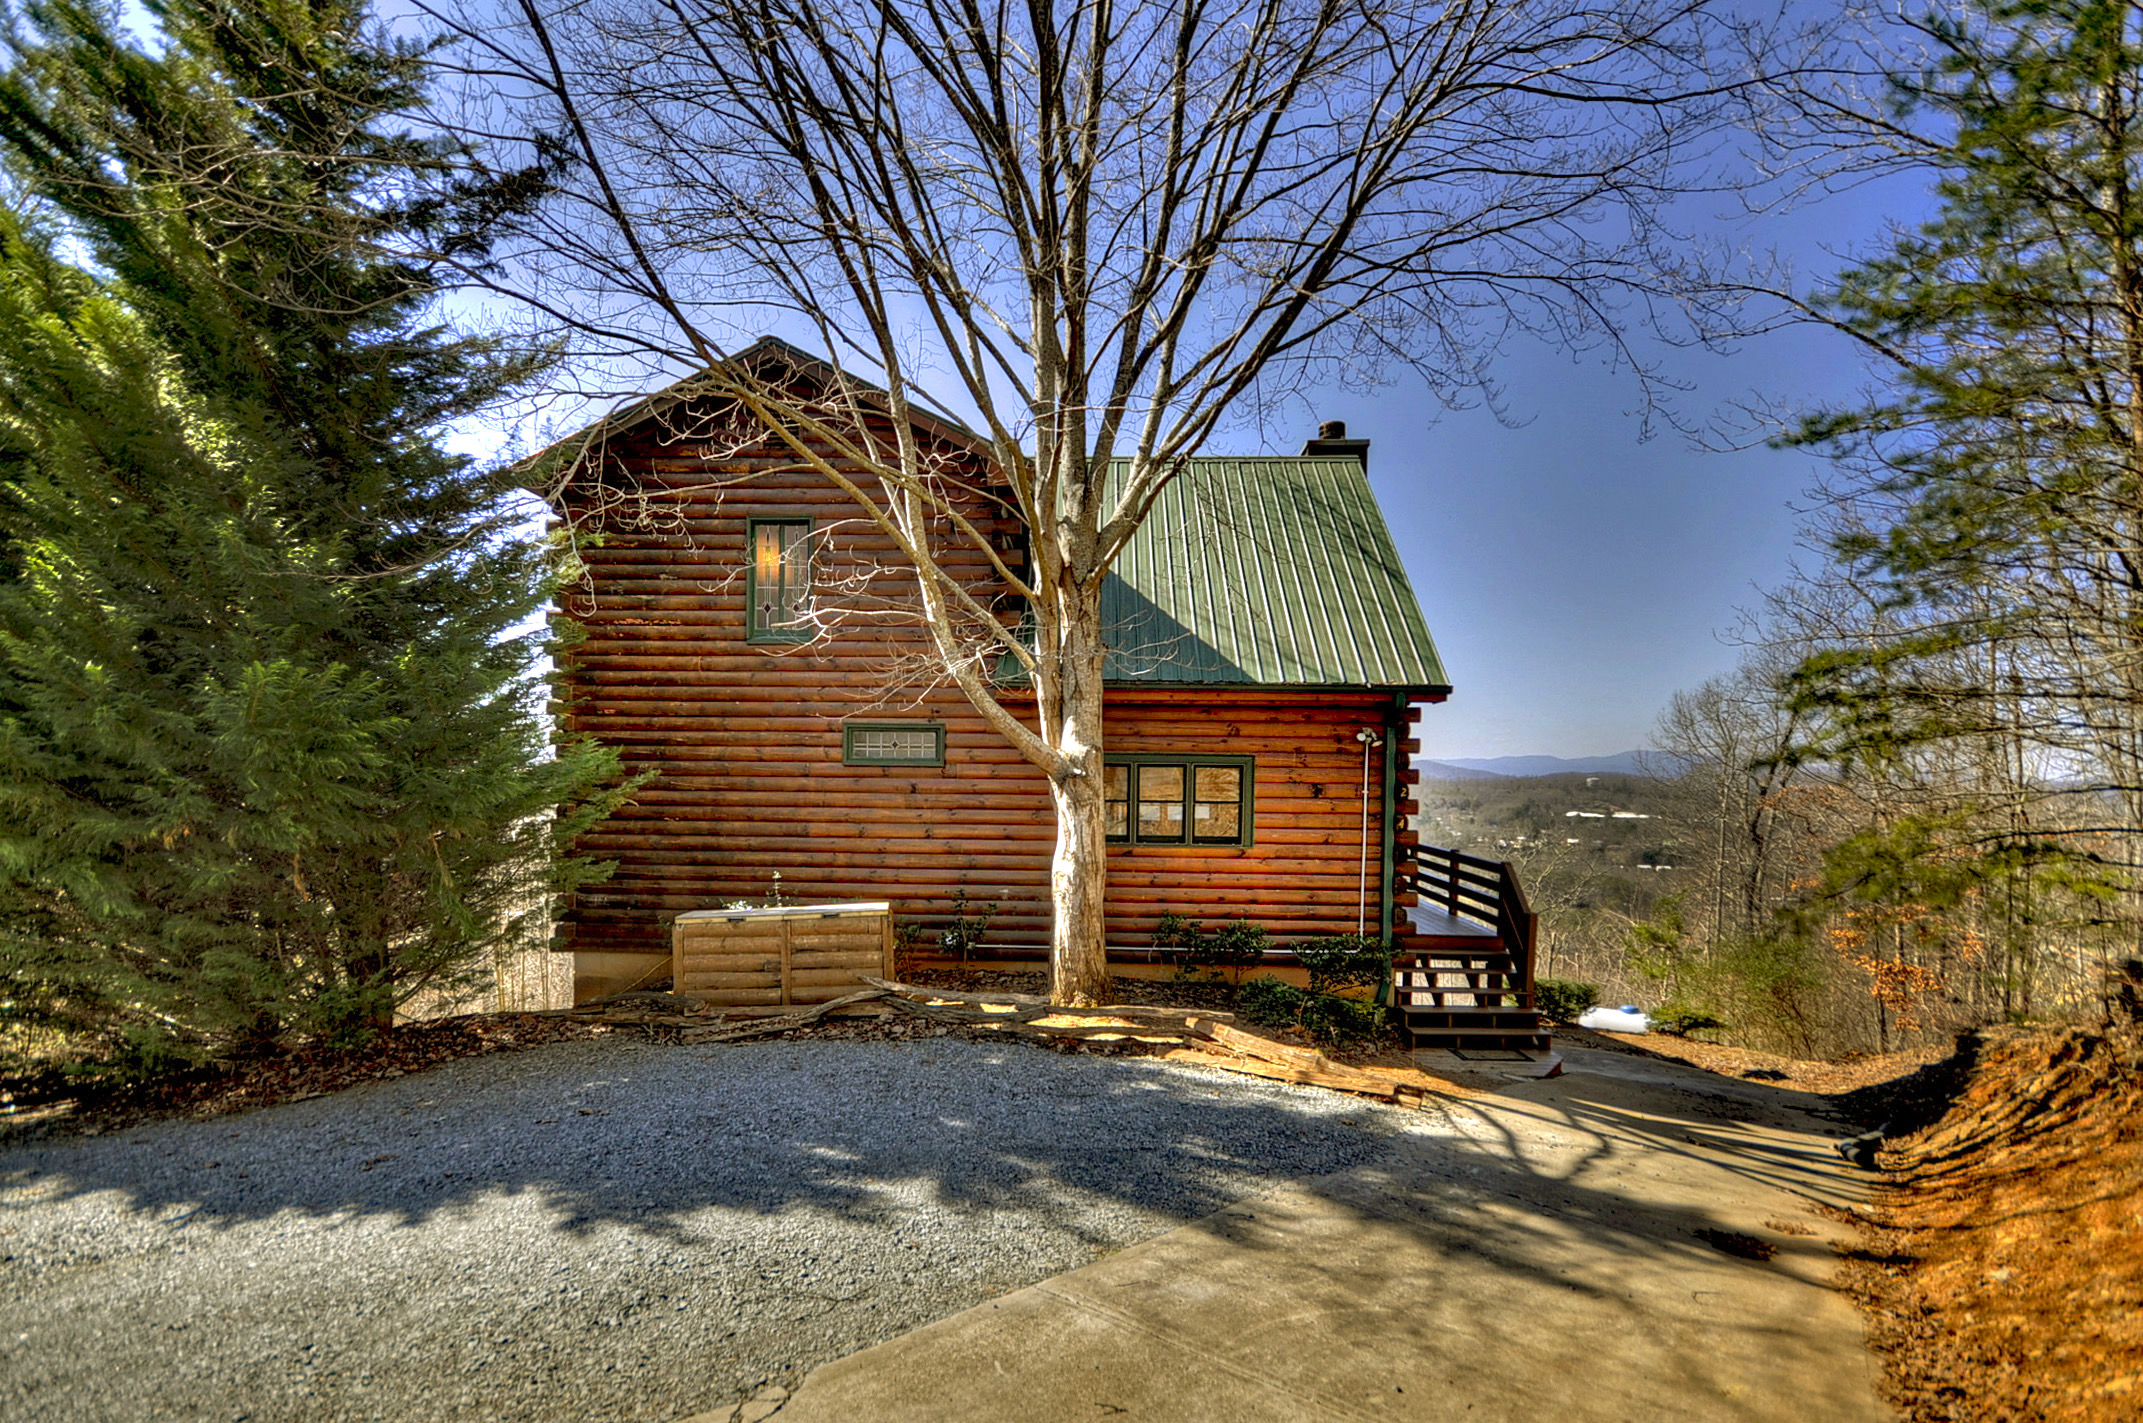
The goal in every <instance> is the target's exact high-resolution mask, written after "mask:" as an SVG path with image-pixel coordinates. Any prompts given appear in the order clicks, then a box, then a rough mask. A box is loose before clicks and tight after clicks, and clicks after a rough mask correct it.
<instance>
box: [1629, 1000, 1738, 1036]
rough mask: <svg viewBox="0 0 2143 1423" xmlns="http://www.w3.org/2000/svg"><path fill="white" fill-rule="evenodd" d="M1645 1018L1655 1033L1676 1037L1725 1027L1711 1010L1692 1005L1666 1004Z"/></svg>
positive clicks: (1653, 1010) (1654, 1009) (1647, 1013)
mask: <svg viewBox="0 0 2143 1423" xmlns="http://www.w3.org/2000/svg"><path fill="white" fill-rule="evenodd" d="M1645 1017H1646V1018H1647V1019H1648V1020H1650V1022H1651V1024H1652V1031H1653V1032H1655V1033H1672V1034H1673V1035H1674V1036H1676V1037H1687V1036H1688V1035H1689V1034H1691V1033H1699V1032H1705V1031H1708V1030H1710V1029H1712V1028H1720V1027H1724V1026H1725V1024H1724V1023H1722V1022H1721V1021H1720V1020H1719V1019H1718V1018H1717V1017H1716V1016H1714V1015H1713V1013H1712V1012H1711V1010H1710V1009H1708V1008H1703V1007H1699V1006H1697V1005H1695V1004H1690V1003H1665V1004H1662V1005H1660V1006H1659V1007H1657V1008H1652V1009H1648V1010H1646V1013H1645Z"/></svg>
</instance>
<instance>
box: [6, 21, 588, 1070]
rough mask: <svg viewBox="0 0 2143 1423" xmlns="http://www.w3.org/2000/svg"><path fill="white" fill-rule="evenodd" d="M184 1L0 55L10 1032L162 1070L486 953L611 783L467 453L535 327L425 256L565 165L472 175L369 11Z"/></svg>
mask: <svg viewBox="0 0 2143 1423" xmlns="http://www.w3.org/2000/svg"><path fill="white" fill-rule="evenodd" d="M156 13H157V15H158V17H159V19H160V20H161V22H162V24H163V28H164V40H163V42H162V43H161V44H160V45H159V46H158V47H157V48H156V49H155V50H154V52H150V51H145V50H143V49H141V48H138V47H136V46H135V45H134V44H132V43H131V42H130V41H128V40H126V39H125V38H124V37H123V35H122V34H121V33H120V32H117V31H115V30H113V29H112V28H111V27H110V22H109V21H108V20H107V19H106V18H105V16H104V15H103V14H102V12H100V11H96V10H92V9H89V8H86V7H84V6H81V5H79V4H76V3H72V0H53V3H46V4H36V5H32V6H30V7H28V8H27V9H26V10H24V11H23V12H22V13H21V15H20V16H19V18H18V20H17V24H16V28H15V29H14V30H13V31H12V32H11V35H10V53H11V55H12V63H11V65H10V68H9V69H8V70H7V72H6V73H5V74H4V75H0V152H5V154H6V155H7V157H8V161H9V165H10V168H9V171H10V173H11V175H12V180H13V184H14V188H15V191H14V192H13V193H12V194H11V195H10V196H11V201H10V203H9V204H8V211H9V212H10V213H11V214H21V213H30V214H34V216H32V217H30V218H23V217H20V216H14V215H9V216H4V217H0V1002H4V1004H5V1005H6V1006H5V1007H4V1008H0V1015H4V1017H0V1026H8V1027H18V1026H28V1025H42V1026H44V1027H46V1028H51V1029H57V1030H61V1031H65V1032H68V1033H71V1034H74V1035H75V1036H76V1037H77V1038H86V1039H91V1040H93V1045H94V1046H98V1047H100V1048H101V1051H102V1052H103V1054H104V1055H105V1056H106V1057H107V1058H108V1060H110V1061H111V1062H113V1063H116V1064H118V1065H119V1067H120V1069H121V1070H124V1071H133V1072H142V1071H151V1070H161V1069H164V1068H168V1067H171V1066H175V1065H179V1064H183V1063H186V1062H191V1061H196V1060H199V1059H201V1058H203V1057H205V1056H208V1055H211V1054H215V1053H219V1052H245V1051H254V1050H259V1049H262V1048H265V1047H267V1046H269V1045H271V1044H273V1043H274V1042H276V1041H277V1040H278V1039H279V1038H281V1037H282V1036H284V1035H286V1034H289V1033H292V1032H298V1033H305V1034H312V1035H317V1036H319V1037H322V1038H326V1039H329V1040H333V1041H355V1040H359V1039H361V1038H362V1037H364V1036H365V1034H367V1033H368V1032H369V1031H371V1030H372V1028H374V1027H375V1026H376V1025H378V1024H381V1023H383V1022H385V1021H387V1020H388V1019H389V1018H390V1017H391V1015H392V1013H393V1011H394V1008H395V1005H396V1004H397V1003H399V1002H401V1001H403V1000H405V999H406V998H408V997H409V996H410V995H411V994H413V993H415V992H417V991H419V990H421V989H424V988H428V987H441V988H452V987H457V986H464V985H468V984H470V983H472V982H474V981H475V979H476V978H477V977H478V976H479V975H480V974H481V972H482V965H483V964H484V963H485V962H487V960H488V958H489V956H490V954H491V952H492V951H493V950H494V949H495V948H497V947H499V946H501V945H503V944H511V943H518V942H524V941H526V940H527V939H528V938H529V936H531V935H532V934H535V933H537V932H539V930H540V928H541V925H542V923H543V915H542V913H541V909H542V904H543V900H544V898H545V896H547V895H549V894H552V893H557V892H561V891H566V890H570V889H571V888H572V887H573V886H574V885H576V884H578V883H581V882H584V881H586V880H587V879H589V878H591V877H593V876H595V875H596V874H598V873H599V872H600V870H601V868H602V867H599V866H593V865H589V864H586V863H583V862H579V861H576V860H573V859H571V858H570V857H568V856H566V855H565V854H564V853H563V851H564V849H565V848H566V847H568V846H569V845H570V844H571V843H572V840H573V839H574V837H575V836H576V835H578V834H579V833H580V832H581V831H582V830H584V829H585V828H587V827H588V826H589V825H590V824H592V823H593V821H594V820H595V819H596V818H598V817H599V816H600V815H601V814H603V813H604V812H605V811H606V810H607V808H608V806H609V805H610V804H612V803H614V801H615V799H616V798H617V797H618V796H619V795H621V794H623V791H622V790H619V789H612V790H611V791H608V792H603V791H600V790H598V787H599V786H600V785H601V784H602V783H603V782H604V781H605V780H606V779H607V778H609V777H611V776H612V774H613V773H614V769H615V762H614V759H613V758H612V757H610V756H609V755H608V754H607V753H604V752H602V751H600V750H598V749H596V748H594V747H593V746H591V745H589V744H587V743H584V742H579V741H567V742H562V743H555V744H554V743H553V742H552V739H551V736H550V729H549V727H548V725H547V723H546V721H545V720H544V718H543V717H542V715H541V713H540V705H541V700H542V697H543V694H544V690H545V689H544V687H543V685H542V682H541V680H540V672H541V665H542V657H543V655H544V652H545V648H544V645H543V642H542V639H541V636H540V634H539V633H536V632H533V631H531V630H530V629H531V628H532V627H533V626H536V625H537V624H538V621H539V615H540V612H541V610H542V608H543V606H544V604H545V602H546V600H547V597H548V591H549V580H550V574H551V570H552V555H551V553H550V551H549V550H548V549H547V548H546V547H545V546H543V544H542V543H541V542H540V541H537V540H535V539H533V538H531V537H530V536H529V535H527V534H526V533H524V532H523V529H524V528H525V526H526V524H527V522H528V511H527V509H526V508H525V507H523V506H521V505H520V504H519V503H518V502H517V500H518V496H517V495H516V492H515V491H514V489H513V487H512V484H511V481H510V479H509V478H508V477H507V476H506V475H505V474H504V473H503V472H499V471H493V472H489V473H486V472H481V471H479V470H477V469H475V468H474V467H473V466H472V465H471V464H470V462H469V461H468V460H466V459H465V458H463V457H460V456H457V455H453V454H450V453H448V452H447V451H446V450H445V449H444V447H443V445H442V439H443V437H444V434H445V432H446V430H447V428H448V427H449V426H450V425H451V424H452V423H453V422H455V421H458V420H461V419H464V418H466V417H468V416H470V415H473V414H475V413H477V412H478V411H480V410H482V409H483V408H485V407H486V406H488V405H490V404H491V403H492V402H493V401H495V400H496V399H498V398H499V397H500V396H501V395H502V394H504V393H507V392H510V391H512V390H513V389H514V388H516V387H517V386H519V385H521V384H523V383H524V382H525V381H527V380H528V379H529V378H530V377H531V376H532V375H533V374H535V373H536V372H537V371H538V370H539V369H540V366H541V360H540V359H539V358H537V357H532V356H528V355H515V354H512V353H510V352H508V351H506V350H505V349H504V348H502V347H501V346H499V345H498V344H496V343H494V342H491V341H487V340H484V339H480V338H474V337H468V336H462V335H458V334H456V333H454V332H453V331H452V330H450V329H449V328H447V327H445V326H443V325H442V324H441V319H440V313H439V311H438V297H439V280H440V278H439V277H438V276H436V275H435V273H436V272H439V271H441V270H444V269H443V268H442V266H441V265H440V263H441V260H442V258H441V257H436V256H427V255H423V254H452V255H453V256H454V258H455V259H456V260H458V261H463V262H475V261H480V260H481V259H482V256H483V250H484V243H485V240H486V234H487V230H488V225H489V224H490V222H491V221H492V220H493V219H495V218H496V217H497V216H498V215H499V214H500V213H502V212H505V211H508V210H511V209H512V208H514V207H516V206H518V205H520V204H521V203H523V202H525V201H527V200H528V199H529V198H531V197H532V196H534V195H535V194H536V193H537V192H540V190H541V186H542V176H541V174H540V173H530V174H517V175H508V176H507V177H506V178H505V179H503V180H502V181H501V182H499V183H495V184H486V185H480V186H474V187H472V186H467V185H463V184H459V183H457V182H456V181H455V180H454V179H453V178H452V177H451V175H450V173H449V171H448V168H449V162H448V160H450V159H451V158H452V157H453V155H452V153H451V151H450V150H448V149H445V148H443V147H442V146H441V145H440V144H439V143H438V142H437V141H435V140H433V139H431V138H427V137H424V136H422V135H420V134H418V133H416V132H414V131H413V130H412V129H411V128H409V127H408V126H407V121H406V120H404V119H402V118H401V117H400V116H401V115H404V114H407V113H410V112H412V111H414V110H415V109H416V108H417V107H418V105H419V103H420V101H421V99H422V74H423V69H422V59H421V55H420V54H419V53H418V52H417V51H416V50H414V49H412V48H410V47H408V46H406V45H399V44H396V43H395V42H393V41H390V40H385V39H383V38H380V39H378V40H377V42H375V39H373V38H367V37H366V34H367V21H366V16H365V14H364V12H363V10H362V9H361V8H360V7H357V6H353V5H349V4H343V3H337V0H232V3H228V4H214V5H210V4H206V3H202V0H170V2H169V3H167V4H164V5H161V6H159V7H158V8H157V10H156ZM62 253H65V254H68V255H67V256H66V257H62V256H61V255H60V254H62ZM77 254H79V259H78V258H77ZM77 260H80V261H81V262H82V264H83V265H76V261H77ZM560 807H564V809H563V811H561V810H560Z"/></svg>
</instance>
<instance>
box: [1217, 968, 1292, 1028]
mask: <svg viewBox="0 0 2143 1423" xmlns="http://www.w3.org/2000/svg"><path fill="white" fill-rule="evenodd" d="M1308 997H1309V995H1308V994H1307V993H1304V992H1303V991H1302V990H1301V989H1299V988H1297V987H1295V985H1293V984H1292V983H1287V982H1284V981H1283V980H1281V979H1277V978H1273V977H1271V976H1269V975H1268V976H1265V977H1260V978H1253V979H1251V980H1250V981H1249V982H1248V983H1246V984H1244V985H1243V986H1242V989H1241V991H1240V992H1238V993H1237V995H1236V999H1235V1009H1236V1011H1237V1012H1239V1013H1241V1014H1242V1015H1243V1017H1244V1018H1246V1019H1248V1020H1249V1021H1250V1022H1253V1023H1256V1024H1257V1025H1258V1026H1259V1027H1263V1028H1292V1027H1293V1026H1295V1024H1296V1022H1297V1021H1299V1020H1300V1019H1301V1017H1302V1004H1303V1000H1305V999H1307V998H1308Z"/></svg>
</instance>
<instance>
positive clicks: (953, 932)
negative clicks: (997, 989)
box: [938, 885, 997, 964]
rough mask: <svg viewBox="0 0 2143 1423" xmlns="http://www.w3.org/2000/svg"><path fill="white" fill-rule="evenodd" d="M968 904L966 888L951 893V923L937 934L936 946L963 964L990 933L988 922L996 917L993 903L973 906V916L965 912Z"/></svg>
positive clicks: (995, 908) (963, 886) (964, 886)
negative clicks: (971, 951) (970, 952)
mask: <svg viewBox="0 0 2143 1423" xmlns="http://www.w3.org/2000/svg"><path fill="white" fill-rule="evenodd" d="M968 904H969V900H968V897H967V886H966V885H961V886H960V887H959V888H957V889H955V890H954V891H953V892H952V922H951V923H949V924H947V925H946V926H945V927H944V929H942V930H940V931H939V933H938V946H939V947H940V948H942V949H944V950H945V952H946V953H948V954H951V955H953V956H954V957H955V958H957V959H959V961H960V962H961V963H963V964H965V963H966V962H967V956H968V953H969V951H970V950H972V949H973V948H974V947H975V945H977V944H979V943H981V942H982V936H983V935H984V934H987V933H988V932H989V931H990V921H991V920H992V919H995V918H996V917H997V905H996V904H995V902H992V903H989V904H977V905H975V912H974V913H973V914H970V913H968V912H967V910H968Z"/></svg>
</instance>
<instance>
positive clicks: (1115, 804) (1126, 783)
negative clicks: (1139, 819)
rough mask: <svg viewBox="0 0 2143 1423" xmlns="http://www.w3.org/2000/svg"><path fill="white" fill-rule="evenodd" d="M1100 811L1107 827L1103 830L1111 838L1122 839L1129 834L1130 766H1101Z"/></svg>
mask: <svg viewBox="0 0 2143 1423" xmlns="http://www.w3.org/2000/svg"><path fill="white" fill-rule="evenodd" d="M1101 813H1102V818H1103V820H1104V821H1105V822H1106V823H1107V828H1106V829H1105V830H1104V831H1103V833H1104V834H1106V835H1108V836H1109V837H1110V838H1112V839H1117V840H1122V839H1125V838H1128V837H1129V836H1130V834H1131V768H1130V767H1129V766H1103V767H1102V768H1101Z"/></svg>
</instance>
